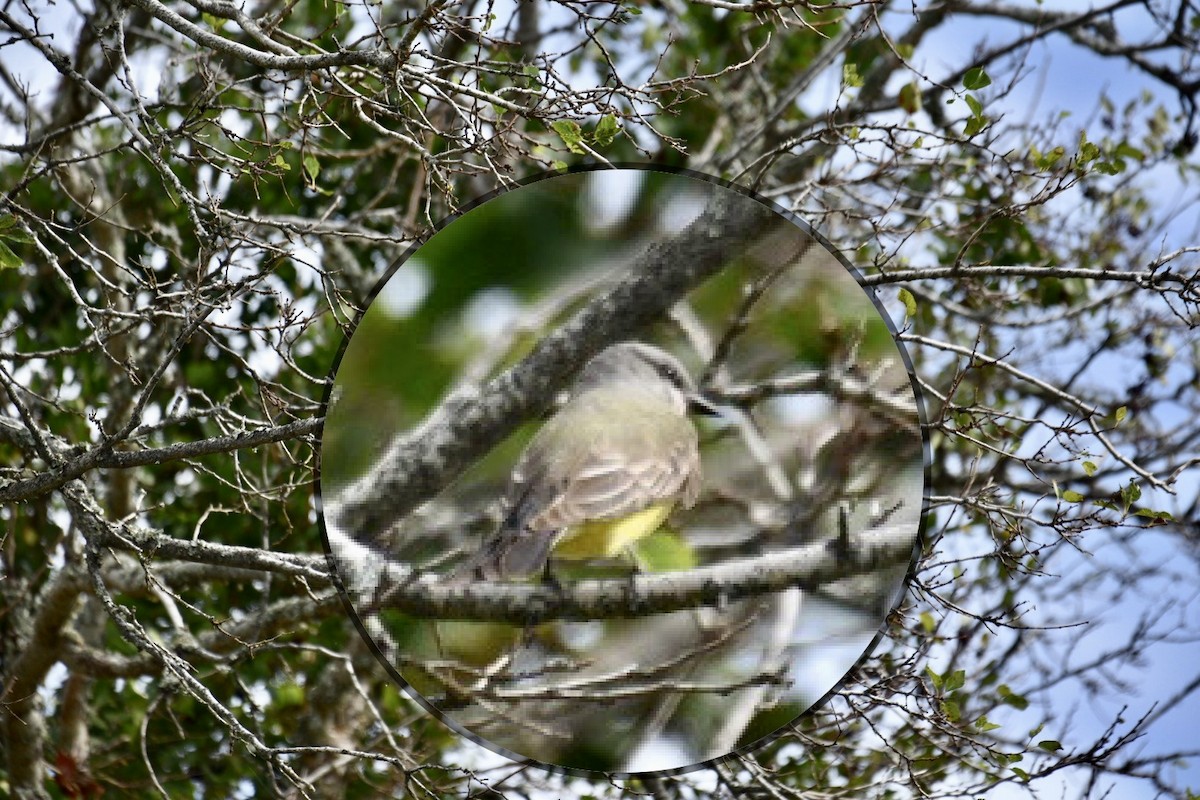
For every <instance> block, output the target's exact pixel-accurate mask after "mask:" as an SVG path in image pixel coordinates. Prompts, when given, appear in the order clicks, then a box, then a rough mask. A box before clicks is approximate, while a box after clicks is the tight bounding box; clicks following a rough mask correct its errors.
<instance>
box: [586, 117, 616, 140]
mask: <svg viewBox="0 0 1200 800" xmlns="http://www.w3.org/2000/svg"><path fill="white" fill-rule="evenodd" d="M620 130H621V126H620V124H619V123H618V122H617V118H616V117H615V116H613V115H612V114H605V115H604V116H603V117H601V118H600V121H599V122H597V123H596V130H595V132H594V133H593V134H592V138H593V139H594V140H595V142H596V144H598V145H600V146H601V147H608V146H609V145H610V144H612V143H613V139H615V138H616V136H617V134H618V133H619V132H620Z"/></svg>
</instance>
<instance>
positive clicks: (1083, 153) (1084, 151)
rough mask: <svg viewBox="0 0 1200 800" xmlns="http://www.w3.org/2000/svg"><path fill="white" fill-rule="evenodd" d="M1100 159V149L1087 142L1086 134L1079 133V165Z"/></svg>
mask: <svg viewBox="0 0 1200 800" xmlns="http://www.w3.org/2000/svg"><path fill="white" fill-rule="evenodd" d="M1099 157H1100V148H1099V147H1097V146H1096V145H1094V144H1093V143H1091V142H1089V141H1088V140H1087V133H1085V132H1083V131H1080V133H1079V155H1078V157H1077V158H1078V160H1079V163H1080V164H1087V163H1089V162H1091V161H1095V160H1096V159H1097V158H1099Z"/></svg>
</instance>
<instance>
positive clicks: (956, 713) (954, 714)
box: [942, 700, 962, 722]
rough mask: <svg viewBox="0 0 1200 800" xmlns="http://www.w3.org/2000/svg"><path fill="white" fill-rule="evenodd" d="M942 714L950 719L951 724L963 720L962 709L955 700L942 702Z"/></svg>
mask: <svg viewBox="0 0 1200 800" xmlns="http://www.w3.org/2000/svg"><path fill="white" fill-rule="evenodd" d="M942 712H943V713H944V714H945V715H946V716H947V717H949V718H950V721H951V722H958V721H959V720H960V719H961V718H962V709H960V708H959V707H958V703H956V702H954V701H953V700H944V701H942Z"/></svg>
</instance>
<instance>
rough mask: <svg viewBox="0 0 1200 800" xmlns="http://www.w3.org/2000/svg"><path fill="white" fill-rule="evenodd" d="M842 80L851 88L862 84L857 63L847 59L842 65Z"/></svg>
mask: <svg viewBox="0 0 1200 800" xmlns="http://www.w3.org/2000/svg"><path fill="white" fill-rule="evenodd" d="M842 82H843V83H844V84H846V86H848V87H849V88H851V89H857V88H858V87H860V86H862V85H863V79H862V76H861V75H859V74H858V64H853V63H851V62H849V61H847V62H846V63H845V64H843V65H842Z"/></svg>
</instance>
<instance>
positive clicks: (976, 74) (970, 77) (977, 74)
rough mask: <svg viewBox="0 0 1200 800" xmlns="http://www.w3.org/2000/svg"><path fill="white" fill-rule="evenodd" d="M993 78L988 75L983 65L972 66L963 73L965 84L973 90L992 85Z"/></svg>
mask: <svg viewBox="0 0 1200 800" xmlns="http://www.w3.org/2000/svg"><path fill="white" fill-rule="evenodd" d="M991 85H992V79H991V78H990V77H988V74H987V72H986V71H985V70H984V69H983V67H972V68H971V69H969V70H967V72H966V74H965V75H963V86H965V87H966V88H967V89H970V90H971V91H972V92H974V91H977V90H979V89H982V88H984V87H985V86H991Z"/></svg>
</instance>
